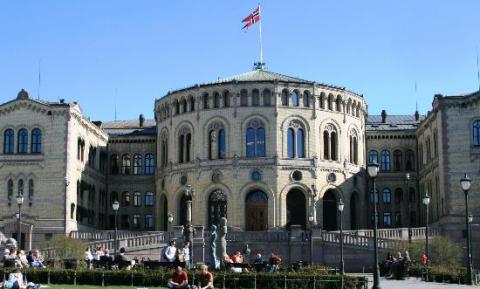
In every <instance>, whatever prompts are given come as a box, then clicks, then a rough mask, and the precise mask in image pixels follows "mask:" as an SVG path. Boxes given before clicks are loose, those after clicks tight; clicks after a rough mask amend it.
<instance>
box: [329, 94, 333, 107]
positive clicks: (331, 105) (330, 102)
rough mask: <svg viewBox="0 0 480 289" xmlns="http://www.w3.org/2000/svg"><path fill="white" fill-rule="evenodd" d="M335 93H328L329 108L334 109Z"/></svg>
mask: <svg viewBox="0 0 480 289" xmlns="http://www.w3.org/2000/svg"><path fill="white" fill-rule="evenodd" d="M333 98H334V97H333V94H329V95H328V109H329V110H333Z"/></svg>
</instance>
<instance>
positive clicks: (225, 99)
mask: <svg viewBox="0 0 480 289" xmlns="http://www.w3.org/2000/svg"><path fill="white" fill-rule="evenodd" d="M223 106H224V107H230V93H229V92H228V90H225V91H224V92H223Z"/></svg>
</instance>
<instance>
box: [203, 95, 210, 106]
mask: <svg viewBox="0 0 480 289" xmlns="http://www.w3.org/2000/svg"><path fill="white" fill-rule="evenodd" d="M209 108H210V106H209V105H208V93H205V94H204V95H203V109H209Z"/></svg>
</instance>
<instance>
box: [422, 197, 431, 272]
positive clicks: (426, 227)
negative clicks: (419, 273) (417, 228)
mask: <svg viewBox="0 0 480 289" xmlns="http://www.w3.org/2000/svg"><path fill="white" fill-rule="evenodd" d="M422 202H423V204H424V205H425V256H427V259H426V263H425V265H426V266H427V267H428V264H429V261H430V255H429V254H428V205H430V196H429V195H428V192H425V196H424V197H423V200H422ZM426 276H427V277H426V278H427V281H428V272H427V275H426Z"/></svg>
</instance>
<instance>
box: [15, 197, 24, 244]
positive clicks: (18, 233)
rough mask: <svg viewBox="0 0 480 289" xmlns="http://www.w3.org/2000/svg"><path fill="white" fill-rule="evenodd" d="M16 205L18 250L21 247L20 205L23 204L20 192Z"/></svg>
mask: <svg viewBox="0 0 480 289" xmlns="http://www.w3.org/2000/svg"><path fill="white" fill-rule="evenodd" d="M16 199H17V205H18V218H17V226H18V227H17V243H18V245H17V246H18V249H19V250H20V249H21V247H22V204H23V194H21V193H20V192H19V193H18V195H17V198H16Z"/></svg>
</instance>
